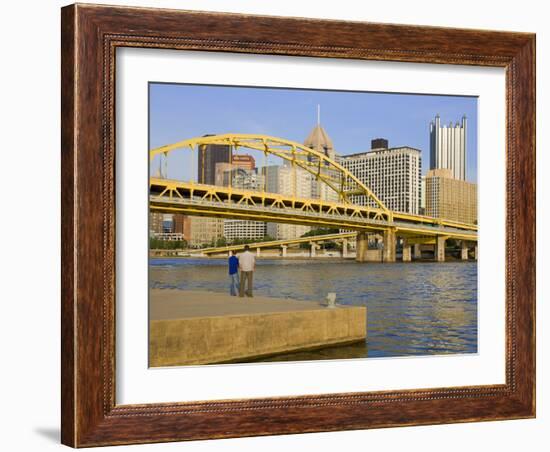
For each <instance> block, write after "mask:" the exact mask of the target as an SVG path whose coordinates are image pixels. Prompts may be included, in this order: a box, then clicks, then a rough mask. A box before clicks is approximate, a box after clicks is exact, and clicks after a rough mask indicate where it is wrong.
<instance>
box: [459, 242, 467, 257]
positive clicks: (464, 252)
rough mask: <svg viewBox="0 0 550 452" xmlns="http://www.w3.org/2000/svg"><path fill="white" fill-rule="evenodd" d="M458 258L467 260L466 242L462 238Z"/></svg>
mask: <svg viewBox="0 0 550 452" xmlns="http://www.w3.org/2000/svg"><path fill="white" fill-rule="evenodd" d="M460 258H461V259H462V260H463V261H467V260H468V242H466V241H465V240H462V246H461V248H460Z"/></svg>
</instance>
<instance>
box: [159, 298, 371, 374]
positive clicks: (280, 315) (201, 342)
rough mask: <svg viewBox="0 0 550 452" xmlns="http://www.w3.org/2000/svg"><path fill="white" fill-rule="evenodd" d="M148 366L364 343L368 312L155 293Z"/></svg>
mask: <svg viewBox="0 0 550 452" xmlns="http://www.w3.org/2000/svg"><path fill="white" fill-rule="evenodd" d="M149 309H150V310H149V316H150V318H149V323H150V325H149V333H150V334H149V365H150V366H152V367H159V366H176V365H189V364H195V365H196V364H213V363H224V362H243V361H250V360H257V359H259V358H262V357H269V356H274V355H277V354H281V353H290V352H301V351H305V350H311V349H319V348H324V347H329V346H335V345H343V344H349V343H353V342H359V341H362V342H364V341H365V338H366V335H367V327H366V322H367V312H366V308H365V307H363V306H337V307H335V308H328V307H326V306H324V305H322V304H320V303H315V302H311V301H298V300H291V299H281V298H273V297H266V296H259V297H254V298H239V297H231V296H229V295H226V294H223V293H215V292H207V291H183V290H170V289H152V290H151V294H150V308H149Z"/></svg>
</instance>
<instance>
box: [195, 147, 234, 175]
mask: <svg viewBox="0 0 550 452" xmlns="http://www.w3.org/2000/svg"><path fill="white" fill-rule="evenodd" d="M217 163H231V146H229V145H225V144H201V145H200V146H199V161H198V176H197V180H198V181H199V183H200V184H207V185H215V184H216V164H217Z"/></svg>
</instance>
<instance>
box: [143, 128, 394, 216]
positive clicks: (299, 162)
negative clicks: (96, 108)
mask: <svg viewBox="0 0 550 452" xmlns="http://www.w3.org/2000/svg"><path fill="white" fill-rule="evenodd" d="M209 144H211V145H214V144H216V145H228V146H232V148H233V149H239V148H243V149H251V150H255V151H260V152H263V153H264V154H265V155H266V156H267V155H268V154H271V155H274V156H276V157H279V158H281V159H283V160H285V161H287V162H290V164H291V165H292V166H294V167H296V168H301V169H303V170H305V171H307V172H308V173H310V174H311V175H313V177H315V179H316V180H317V181H321V182H322V183H324V184H326V185H327V186H329V187H330V188H331V189H332V190H334V192H336V193H337V194H338V198H339V201H341V202H348V203H351V196H353V195H363V196H365V197H366V199H367V200H370V201H371V202H372V203H373V204H374V206H375V207H378V208H379V209H381V210H383V211H384V212H385V213H386V214H388V216H389V217H391V211H390V210H389V209H388V208H387V207H386V206H385V205H384V204H383V203H382V201H381V200H380V199H378V197H377V196H376V195H375V194H374V193H373V192H372V191H371V190H370V189H369V188H368V187H367V186H366V185H365V184H363V183H362V182H361V181H360V180H359V179H358V178H357V177H355V176H354V175H353V174H352V173H351V172H350V171H349V170H348V169H346V168H344V167H343V166H342V165H340V164H339V163H338V162H337V161H335V160H333V159H331V158H329V157H327V156H326V155H325V154H323V153H321V152H318V151H316V150H314V149H311V148H309V147H307V146H304V145H303V144H300V143H298V142H295V141H291V140H286V139H284V138H277V137H272V136H268V135H256V134H233V133H227V134H223V135H209V136H202V137H196V138H190V139H187V140H183V141H178V142H177V143H173V144H168V145H165V146H160V147H158V148H155V149H152V150H151V151H150V160H153V159H154V158H155V157H156V156H157V155H161V154H162V155H165V156H166V155H168V154H169V153H170V152H172V151H174V150H177V149H185V148H188V149H190V150H191V151H194V150H195V147H198V146H201V145H209Z"/></svg>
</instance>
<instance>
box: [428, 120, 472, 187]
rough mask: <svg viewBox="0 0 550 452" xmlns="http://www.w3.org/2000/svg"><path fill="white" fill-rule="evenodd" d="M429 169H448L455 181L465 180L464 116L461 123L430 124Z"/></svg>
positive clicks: (435, 121) (437, 121)
mask: <svg viewBox="0 0 550 452" xmlns="http://www.w3.org/2000/svg"><path fill="white" fill-rule="evenodd" d="M430 169H450V170H451V172H452V175H453V177H454V178H455V179H460V180H466V116H463V117H462V123H461V124H459V123H458V122H457V123H456V124H455V125H453V124H452V123H450V124H449V125H448V126H442V125H441V118H440V117H439V115H436V117H435V120H434V121H432V122H430Z"/></svg>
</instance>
